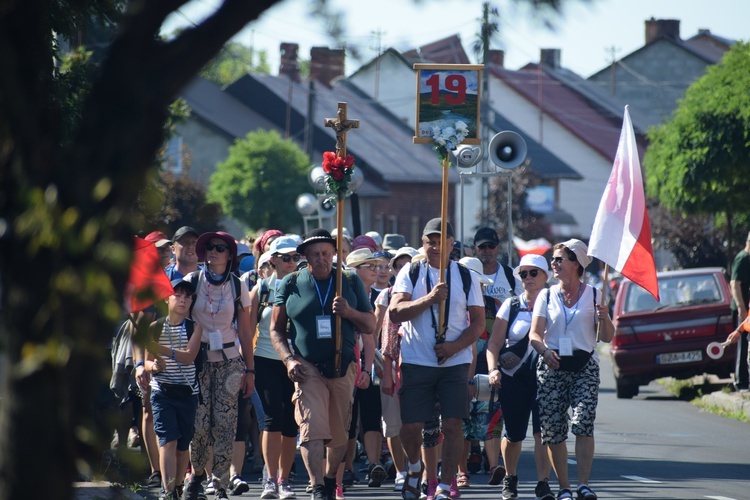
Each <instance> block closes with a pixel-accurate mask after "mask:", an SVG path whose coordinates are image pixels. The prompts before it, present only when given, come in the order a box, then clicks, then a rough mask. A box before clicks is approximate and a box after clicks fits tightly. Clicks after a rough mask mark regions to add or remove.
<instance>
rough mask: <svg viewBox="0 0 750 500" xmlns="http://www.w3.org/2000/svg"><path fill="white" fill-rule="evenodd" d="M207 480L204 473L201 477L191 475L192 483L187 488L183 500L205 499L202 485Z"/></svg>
mask: <svg viewBox="0 0 750 500" xmlns="http://www.w3.org/2000/svg"><path fill="white" fill-rule="evenodd" d="M205 479H206V473H205V472H204V473H203V474H201V475H200V476H197V475H195V474H191V475H190V481H189V482H188V484H187V487H186V488H185V492H184V493H183V495H182V498H183V500H198V499H199V498H200V497H204V498H205V495H204V493H203V485H202V484H201V483H202V482H203V481H204V480H205Z"/></svg>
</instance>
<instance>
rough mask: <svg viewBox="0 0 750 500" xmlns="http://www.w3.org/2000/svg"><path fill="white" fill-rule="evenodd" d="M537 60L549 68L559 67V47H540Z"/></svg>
mask: <svg viewBox="0 0 750 500" xmlns="http://www.w3.org/2000/svg"><path fill="white" fill-rule="evenodd" d="M539 61H540V62H541V63H542V66H545V67H547V68H549V69H560V49H542V51H541V54H540V55H539Z"/></svg>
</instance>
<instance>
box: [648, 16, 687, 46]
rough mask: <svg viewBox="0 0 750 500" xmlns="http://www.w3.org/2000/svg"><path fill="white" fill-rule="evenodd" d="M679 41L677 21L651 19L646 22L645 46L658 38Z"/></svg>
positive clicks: (678, 24) (678, 22)
mask: <svg viewBox="0 0 750 500" xmlns="http://www.w3.org/2000/svg"><path fill="white" fill-rule="evenodd" d="M662 37H666V38H672V39H674V40H679V39H680V20H679V19H654V18H653V17H652V18H651V19H648V20H646V45H648V44H649V43H651V42H653V41H654V40H656V39H658V38H662Z"/></svg>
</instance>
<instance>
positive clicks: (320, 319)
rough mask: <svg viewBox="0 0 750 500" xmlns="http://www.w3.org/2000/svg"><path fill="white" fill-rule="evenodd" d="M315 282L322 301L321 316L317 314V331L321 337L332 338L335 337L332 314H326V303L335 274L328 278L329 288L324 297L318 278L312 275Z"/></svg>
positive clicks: (319, 298)
mask: <svg viewBox="0 0 750 500" xmlns="http://www.w3.org/2000/svg"><path fill="white" fill-rule="evenodd" d="M310 278H311V279H312V280H313V283H314V284H315V291H316V292H318V300H319V301H320V309H321V313H322V314H320V315H319V316H315V326H316V333H317V337H318V338H319V339H330V338H333V328H332V327H331V316H330V315H329V314H326V313H325V312H326V303H327V302H328V296H329V295H330V293H331V286H332V285H333V275H331V277H329V278H328V290H326V296H325V297H323V295H321V293H320V287H319V286H318V280H316V279H315V278H314V277H312V276H310Z"/></svg>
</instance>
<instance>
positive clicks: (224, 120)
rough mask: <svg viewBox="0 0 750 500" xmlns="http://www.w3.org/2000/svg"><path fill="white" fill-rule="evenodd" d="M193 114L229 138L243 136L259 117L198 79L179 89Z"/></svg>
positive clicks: (224, 93)
mask: <svg viewBox="0 0 750 500" xmlns="http://www.w3.org/2000/svg"><path fill="white" fill-rule="evenodd" d="M180 96H181V97H182V98H183V99H185V101H186V102H187V103H188V106H190V109H191V110H192V112H193V113H194V114H196V115H198V116H199V117H200V118H202V119H203V120H205V121H206V122H208V123H209V124H210V125H212V126H213V127H214V128H216V129H218V130H219V131H220V132H221V133H223V134H224V135H226V136H227V137H228V138H229V139H234V138H236V137H244V136H245V135H247V133H248V132H250V130H252V129H253V128H254V127H256V126H257V124H258V117H257V115H255V114H254V113H253V112H252V111H251V110H250V109H248V108H247V107H245V106H244V105H243V104H242V103H241V102H239V101H238V100H237V99H235V98H234V97H232V96H231V95H230V94H227V93H226V92H224V91H223V90H222V89H221V87H219V86H218V85H216V84H215V83H213V82H210V81H208V80H206V79H205V78H202V77H200V76H198V77H195V78H193V80H191V81H190V83H188V85H187V86H186V87H185V88H184V89H183V90H182V92H181V93H180Z"/></svg>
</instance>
